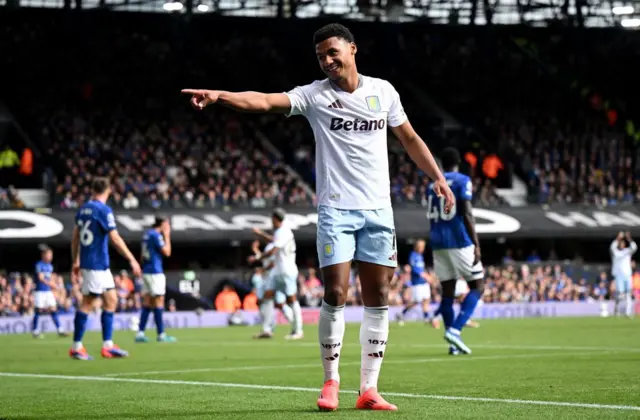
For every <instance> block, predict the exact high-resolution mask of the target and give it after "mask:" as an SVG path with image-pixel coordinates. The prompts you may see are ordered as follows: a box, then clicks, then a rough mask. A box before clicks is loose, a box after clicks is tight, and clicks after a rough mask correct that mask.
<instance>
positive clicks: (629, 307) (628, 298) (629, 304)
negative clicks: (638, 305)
mask: <svg viewBox="0 0 640 420" xmlns="http://www.w3.org/2000/svg"><path fill="white" fill-rule="evenodd" d="M625 301H626V305H627V311H626V314H627V316H632V315H633V302H632V301H631V293H629V292H627V293H625Z"/></svg>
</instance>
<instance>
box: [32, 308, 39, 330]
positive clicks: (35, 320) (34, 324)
mask: <svg viewBox="0 0 640 420" xmlns="http://www.w3.org/2000/svg"><path fill="white" fill-rule="evenodd" d="M39 320H40V312H38V310H37V309H36V313H35V314H34V315H33V322H32V323H31V332H36V330H37V329H38V321H39Z"/></svg>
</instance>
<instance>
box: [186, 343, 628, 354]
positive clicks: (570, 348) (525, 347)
mask: <svg viewBox="0 0 640 420" xmlns="http://www.w3.org/2000/svg"><path fill="white" fill-rule="evenodd" d="M214 344H215V345H216V346H239V345H242V346H246V345H247V341H215V342H214V341H212V342H211V343H206V342H199V341H196V342H194V341H191V342H188V341H186V342H181V343H180V345H185V346H198V347H199V346H212V345H214ZM263 345H265V346H282V347H285V346H301V347H318V343H308V342H300V341H293V342H291V341H289V342H282V341H260V342H258V343H257V346H263ZM387 346H390V347H397V346H402V347H410V348H438V349H442V348H446V347H447V344H446V343H444V344H420V343H414V344H401V343H393V342H392V343H388V344H387ZM470 346H471V347H472V348H479V349H494V350H500V349H503V350H531V351H546V350H565V351H628V352H633V353H640V348H639V347H598V346H561V345H542V346H539V345H517V344H513V345H512V344H470Z"/></svg>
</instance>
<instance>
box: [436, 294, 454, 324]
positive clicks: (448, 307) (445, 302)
mask: <svg viewBox="0 0 640 420" xmlns="http://www.w3.org/2000/svg"><path fill="white" fill-rule="evenodd" d="M438 311H439V312H440V313H441V314H442V321H443V322H444V327H445V328H449V327H451V326H452V325H453V318H454V316H455V313H454V312H453V298H448V297H443V298H442V301H441V302H440V308H439V309H438Z"/></svg>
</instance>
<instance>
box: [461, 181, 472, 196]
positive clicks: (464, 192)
mask: <svg viewBox="0 0 640 420" xmlns="http://www.w3.org/2000/svg"><path fill="white" fill-rule="evenodd" d="M472 198H473V183H472V182H471V178H465V179H464V180H463V183H462V185H460V199H462V200H467V201H471V199H472Z"/></svg>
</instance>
